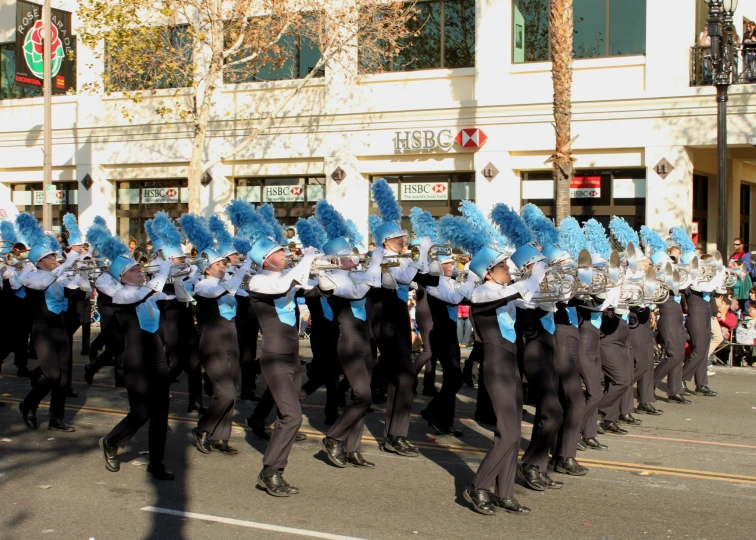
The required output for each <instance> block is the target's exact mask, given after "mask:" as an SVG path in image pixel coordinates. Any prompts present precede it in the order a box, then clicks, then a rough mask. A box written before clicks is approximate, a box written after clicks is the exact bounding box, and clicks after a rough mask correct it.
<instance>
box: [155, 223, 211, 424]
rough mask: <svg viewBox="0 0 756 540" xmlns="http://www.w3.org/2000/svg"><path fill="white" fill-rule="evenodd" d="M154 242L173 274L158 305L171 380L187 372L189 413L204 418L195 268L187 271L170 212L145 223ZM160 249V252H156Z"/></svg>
mask: <svg viewBox="0 0 756 540" xmlns="http://www.w3.org/2000/svg"><path fill="white" fill-rule="evenodd" d="M145 230H147V231H148V234H149V235H150V238H152V241H153V249H155V256H156V259H155V260H157V259H162V260H164V261H168V262H169V263H171V267H172V268H171V273H170V275H169V276H168V279H167V280H166V283H165V286H164V287H163V292H164V293H165V294H166V298H164V299H162V300H161V304H160V305H159V307H160V311H161V313H162V317H161V319H160V339H162V340H163V344H164V345H165V356H166V359H167V361H168V366H169V367H170V369H171V378H170V380H171V381H173V380H175V378H176V377H178V375H179V374H180V373H181V372H182V371H184V372H185V373H186V374H187V383H188V390H189V404H188V405H187V408H186V412H195V411H196V412H198V413H199V414H204V413H205V411H207V408H206V407H204V406H203V405H202V366H201V365H200V358H199V336H198V335H197V330H196V328H195V326H194V311H193V309H192V302H193V301H194V298H193V296H192V292H193V280H194V276H193V274H194V273H195V269H194V268H191V267H190V268H189V269H187V268H186V267H187V257H186V253H184V250H183V248H182V247H181V240H182V238H181V233H180V232H179V230H178V229H177V228H176V226H175V225H174V224H173V221H171V218H170V217H169V216H168V213H167V212H157V213H156V214H155V217H154V218H153V219H152V220H151V221H148V222H147V223H145ZM158 247H159V249H157V248H158Z"/></svg>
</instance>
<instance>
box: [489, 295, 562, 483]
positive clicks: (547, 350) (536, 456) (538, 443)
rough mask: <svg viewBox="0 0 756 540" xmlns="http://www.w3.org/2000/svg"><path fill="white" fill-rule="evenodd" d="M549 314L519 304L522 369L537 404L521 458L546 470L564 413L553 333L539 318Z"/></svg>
mask: <svg viewBox="0 0 756 540" xmlns="http://www.w3.org/2000/svg"><path fill="white" fill-rule="evenodd" d="M546 314H547V313H546V311H544V310H542V309H540V308H536V309H522V308H517V319H516V321H515V331H516V332H517V338H518V340H517V353H518V361H519V363H520V370H521V371H522V373H524V374H525V378H526V379H527V380H528V395H529V397H530V400H531V401H532V402H533V403H535V405H536V412H535V419H534V420H533V432H532V434H531V436H530V444H528V447H527V449H526V450H525V454H524V455H523V456H522V462H523V463H526V464H528V465H533V466H535V467H537V468H538V470H539V471H543V472H546V465H547V463H548V459H549V450H551V448H552V446H553V445H554V442H555V441H556V437H557V434H558V433H559V429H560V428H561V427H562V418H563V416H564V413H563V411H562V405H561V403H560V402H559V396H558V393H557V386H556V380H557V376H556V369H555V367H554V336H553V335H551V334H549V333H548V332H547V331H546V330H545V329H544V328H543V326H542V324H541V320H540V319H541V317H543V316H545V315H546ZM484 354H485V349H484ZM484 362H485V360H484ZM489 393H490V390H489ZM491 401H493V396H491ZM495 408H496V405H495V404H494V409H495ZM497 414H498V413H497ZM497 422H498V419H497Z"/></svg>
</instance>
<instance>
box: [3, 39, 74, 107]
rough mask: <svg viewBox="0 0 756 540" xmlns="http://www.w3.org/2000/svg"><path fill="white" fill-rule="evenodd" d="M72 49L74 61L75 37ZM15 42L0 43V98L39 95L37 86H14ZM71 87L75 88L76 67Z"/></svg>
mask: <svg viewBox="0 0 756 540" xmlns="http://www.w3.org/2000/svg"><path fill="white" fill-rule="evenodd" d="M72 48H73V50H74V62H75V61H76V60H75V58H76V56H75V55H76V38H74V39H73V41H72ZM15 80H16V44H15V43H2V44H0V99H19V98H27V97H39V96H41V95H42V90H41V89H37V88H22V87H20V86H16V84H15V82H14V81H15ZM71 88H74V89H75V88H76V67H74V70H73V81H72V84H71Z"/></svg>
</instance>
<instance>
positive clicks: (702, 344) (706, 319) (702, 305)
mask: <svg viewBox="0 0 756 540" xmlns="http://www.w3.org/2000/svg"><path fill="white" fill-rule="evenodd" d="M687 300H688V317H687V318H686V319H685V325H686V326H687V328H688V335H689V336H690V356H689V357H688V358H687V359H686V360H685V364H684V366H683V380H684V381H690V380H691V379H692V378H693V376H694V375H695V378H696V388H700V387H702V386H708V384H709V376H708V374H707V371H708V367H709V366H708V357H709V344H710V342H711V307H710V303H709V302H707V301H706V300H704V298H703V293H700V292H698V291H694V290H692V289H688V294H687Z"/></svg>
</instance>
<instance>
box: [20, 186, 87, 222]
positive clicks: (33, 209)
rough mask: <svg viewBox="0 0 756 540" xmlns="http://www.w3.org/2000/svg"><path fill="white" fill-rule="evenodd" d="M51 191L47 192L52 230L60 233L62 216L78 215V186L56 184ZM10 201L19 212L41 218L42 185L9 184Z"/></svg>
mask: <svg viewBox="0 0 756 540" xmlns="http://www.w3.org/2000/svg"><path fill="white" fill-rule="evenodd" d="M53 188H54V189H52V190H49V191H48V196H47V198H48V200H49V201H50V202H51V203H52V228H53V231H55V232H60V231H61V226H62V225H63V216H65V215H66V214H68V213H69V212H70V213H71V214H74V215H76V216H78V215H79V189H78V188H79V186H78V184H77V183H76V182H56V183H55V184H53ZM10 190H11V200H12V201H13V204H15V205H16V208H18V211H19V212H28V213H30V214H33V215H36V216H37V217H39V218H41V217H42V205H44V203H45V192H44V191H43V188H42V183H41V182H40V183H37V184H11V185H10Z"/></svg>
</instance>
